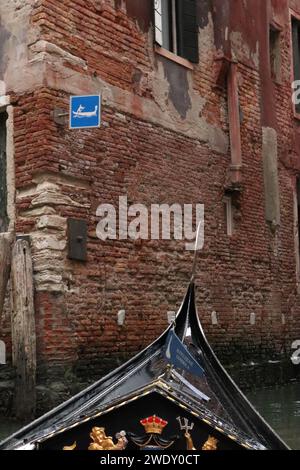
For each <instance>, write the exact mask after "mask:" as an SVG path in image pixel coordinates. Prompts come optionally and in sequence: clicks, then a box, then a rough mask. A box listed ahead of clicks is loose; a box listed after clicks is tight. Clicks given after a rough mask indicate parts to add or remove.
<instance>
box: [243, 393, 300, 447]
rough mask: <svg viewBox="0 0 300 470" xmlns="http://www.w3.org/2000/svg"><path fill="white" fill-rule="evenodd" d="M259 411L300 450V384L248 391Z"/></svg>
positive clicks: (279, 432)
mask: <svg viewBox="0 0 300 470" xmlns="http://www.w3.org/2000/svg"><path fill="white" fill-rule="evenodd" d="M248 398H249V399H250V401H251V402H252V403H253V405H254V406H255V408H256V409H257V410H258V411H259V413H260V414H261V415H262V416H263V417H264V418H265V420H266V421H267V422H268V423H269V424H270V425H271V426H272V427H273V429H274V430H275V431H276V432H277V433H278V434H279V435H280V437H281V438H282V439H283V440H284V441H285V442H286V443H287V444H288V445H289V446H290V447H291V448H292V449H295V450H300V384H292V385H287V386H285V387H279V388H275V389H267V390H258V391H255V392H250V393H248Z"/></svg>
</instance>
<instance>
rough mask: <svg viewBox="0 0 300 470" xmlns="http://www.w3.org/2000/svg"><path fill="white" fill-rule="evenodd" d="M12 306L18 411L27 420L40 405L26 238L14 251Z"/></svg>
mask: <svg viewBox="0 0 300 470" xmlns="http://www.w3.org/2000/svg"><path fill="white" fill-rule="evenodd" d="M11 307H12V313H11V314H12V317H11V320H12V322H11V325H12V356H13V365H14V367H15V369H16V386H15V397H14V412H15V415H16V417H17V418H18V419H20V420H23V421H27V420H30V419H32V418H33V417H34V415H35V407H36V388H35V387H36V332H35V313H34V289H33V268H32V258H31V250H30V246H29V243H28V242H27V241H25V240H17V241H16V243H15V245H14V247H13V250H12V263H11Z"/></svg>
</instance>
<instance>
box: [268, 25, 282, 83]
mask: <svg viewBox="0 0 300 470" xmlns="http://www.w3.org/2000/svg"><path fill="white" fill-rule="evenodd" d="M280 38H281V36H280V31H278V30H277V29H275V28H274V27H272V26H271V27H270V37H269V41H270V68H271V76H272V79H273V80H275V81H280V79H281V50H280Z"/></svg>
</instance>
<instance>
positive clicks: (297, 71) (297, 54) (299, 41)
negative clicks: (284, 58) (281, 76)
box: [292, 18, 300, 114]
mask: <svg viewBox="0 0 300 470" xmlns="http://www.w3.org/2000/svg"><path fill="white" fill-rule="evenodd" d="M292 32H293V63H294V81H296V80H300V21H299V20H297V19H296V18H293V19H292ZM295 111H296V112H297V113H299V114H300V104H295Z"/></svg>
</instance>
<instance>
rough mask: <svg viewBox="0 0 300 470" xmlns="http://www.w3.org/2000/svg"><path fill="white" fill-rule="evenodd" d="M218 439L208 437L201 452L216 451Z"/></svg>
mask: <svg viewBox="0 0 300 470" xmlns="http://www.w3.org/2000/svg"><path fill="white" fill-rule="evenodd" d="M218 442H219V441H218V439H216V438H215V437H212V436H209V438H208V439H207V441H206V442H205V444H204V445H203V447H202V450H218Z"/></svg>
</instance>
